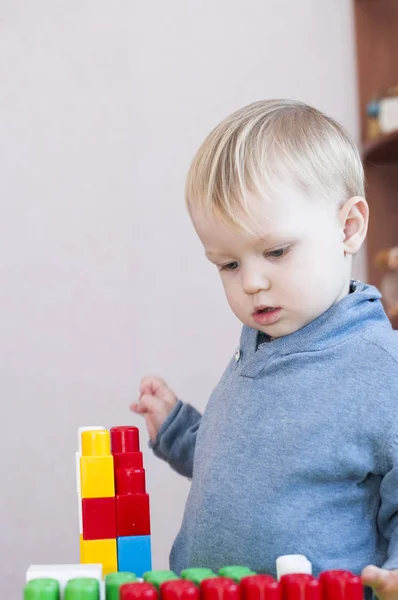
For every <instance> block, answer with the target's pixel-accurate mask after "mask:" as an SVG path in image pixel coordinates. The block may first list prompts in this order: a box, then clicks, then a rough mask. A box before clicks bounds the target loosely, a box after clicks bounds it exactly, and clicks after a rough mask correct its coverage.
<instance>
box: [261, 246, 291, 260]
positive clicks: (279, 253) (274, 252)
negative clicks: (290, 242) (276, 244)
mask: <svg viewBox="0 0 398 600" xmlns="http://www.w3.org/2000/svg"><path fill="white" fill-rule="evenodd" d="M289 250H290V247H289V246H287V247H285V248H278V249H277V250H271V252H267V253H266V256H267V257H270V258H282V256H285V254H287V253H288V252H289Z"/></svg>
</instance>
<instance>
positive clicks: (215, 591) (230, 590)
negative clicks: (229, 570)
mask: <svg viewBox="0 0 398 600" xmlns="http://www.w3.org/2000/svg"><path fill="white" fill-rule="evenodd" d="M200 591H201V598H202V600H240V589H239V586H238V584H236V583H235V582H234V581H233V580H232V579H229V578H228V577H214V578H213V579H204V580H203V581H202V583H201V584H200Z"/></svg>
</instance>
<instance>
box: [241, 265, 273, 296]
mask: <svg viewBox="0 0 398 600" xmlns="http://www.w3.org/2000/svg"><path fill="white" fill-rule="evenodd" d="M270 287H271V282H270V280H269V278H268V277H267V276H266V275H265V274H264V273H259V272H258V271H248V272H246V273H243V274H242V289H243V291H244V292H245V294H256V293H257V292H259V291H261V290H269V289H270Z"/></svg>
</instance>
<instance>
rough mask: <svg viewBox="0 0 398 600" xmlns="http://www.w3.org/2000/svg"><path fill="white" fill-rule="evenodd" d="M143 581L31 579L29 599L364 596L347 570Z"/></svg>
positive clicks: (343, 599) (194, 572)
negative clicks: (316, 576)
mask: <svg viewBox="0 0 398 600" xmlns="http://www.w3.org/2000/svg"><path fill="white" fill-rule="evenodd" d="M93 566H94V565H93ZM28 573H29V571H28ZM31 575H32V574H31ZM143 579H144V581H138V580H137V577H136V575H135V574H134V573H126V572H123V573H122V572H119V573H112V574H108V575H107V576H106V577H105V581H104V582H101V580H99V579H96V578H93V577H91V578H73V579H71V580H69V581H67V582H63V583H62V582H60V583H59V582H58V581H57V580H56V579H54V578H35V577H27V580H28V583H27V585H26V586H25V590H24V600H60V598H61V596H62V597H63V599H64V600H363V586H362V583H361V578H360V577H359V576H357V575H354V574H353V573H351V572H350V571H343V570H334V571H324V572H323V573H321V575H320V577H319V578H318V579H316V578H315V577H313V576H312V575H310V574H308V573H299V574H296V573H295V574H292V573H290V574H286V575H283V576H282V577H281V578H280V579H279V580H275V579H274V578H273V577H271V576H269V575H260V574H256V573H254V572H253V571H251V570H250V569H249V568H247V567H242V566H232V567H224V568H223V569H221V570H220V571H219V573H218V574H216V573H213V572H212V571H211V570H210V569H204V568H200V569H186V570H185V571H182V573H181V579H180V578H178V577H177V575H176V574H175V573H173V572H172V571H150V572H147V573H144V576H143Z"/></svg>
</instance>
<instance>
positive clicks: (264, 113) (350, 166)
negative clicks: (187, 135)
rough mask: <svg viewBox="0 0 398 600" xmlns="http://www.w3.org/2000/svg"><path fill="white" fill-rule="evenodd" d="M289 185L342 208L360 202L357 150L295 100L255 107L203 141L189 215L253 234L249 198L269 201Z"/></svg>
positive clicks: (191, 179)
mask: <svg viewBox="0 0 398 600" xmlns="http://www.w3.org/2000/svg"><path fill="white" fill-rule="evenodd" d="M282 180H285V181H286V180H288V181H290V182H292V183H294V184H296V185H299V186H300V187H301V188H302V189H304V190H305V191H306V192H307V193H308V194H309V195H311V196H316V197H319V198H324V199H325V198H326V199H330V198H333V199H335V201H336V202H337V204H339V205H340V204H343V203H344V202H345V200H347V199H348V198H350V197H352V196H364V175H363V168H362V163H361V159H360V156H359V153H358V150H357V148H356V147H355V145H354V144H353V142H352V141H351V140H350V138H349V136H348V135H347V133H346V132H345V130H344V129H343V127H341V125H339V124H338V123H336V122H335V121H334V120H333V119H331V118H330V117H328V116H326V115H324V114H323V113H321V112H320V111H319V110H317V109H315V108H312V107H311V106H308V105H306V104H304V103H302V102H297V101H294V100H265V101H260V102H255V103H253V104H250V105H248V106H245V107H244V108H242V109H240V110H238V111H237V112H235V113H233V114H232V115H230V116H229V117H227V118H226V119H224V120H223V121H222V122H221V123H220V124H219V125H218V126H217V127H216V128H215V129H214V130H213V131H212V132H211V133H210V134H209V135H208V137H207V138H206V139H205V141H204V142H203V144H202V145H201V147H200V148H199V150H198V151H197V153H196V155H195V157H194V159H193V162H192V164H191V167H190V169H189V172H188V176H187V181H186V188H185V197H186V202H187V207H188V211H189V213H190V214H191V216H192V210H193V209H196V208H199V209H205V210H207V211H208V210H210V211H211V212H212V214H213V216H215V217H216V218H220V219H222V220H224V221H228V222H229V223H230V224H234V225H235V226H237V227H239V228H242V227H243V228H244V229H246V230H250V231H253V229H255V226H256V224H255V221H254V219H253V217H252V215H251V214H250V209H249V204H248V195H250V194H254V195H256V196H258V197H261V198H268V199H269V198H271V197H273V196H275V193H277V186H278V181H279V182H280V181H282Z"/></svg>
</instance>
